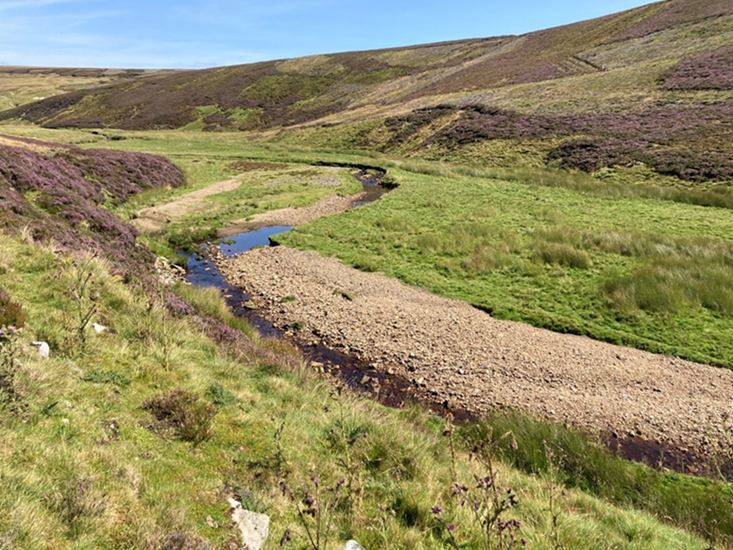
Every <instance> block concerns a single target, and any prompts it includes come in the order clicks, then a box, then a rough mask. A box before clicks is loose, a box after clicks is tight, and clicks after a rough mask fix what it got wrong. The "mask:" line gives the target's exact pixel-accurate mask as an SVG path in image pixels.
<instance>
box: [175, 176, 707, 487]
mask: <svg viewBox="0 0 733 550" xmlns="http://www.w3.org/2000/svg"><path fill="white" fill-rule="evenodd" d="M356 178H357V179H358V180H359V181H360V182H361V183H362V185H363V187H364V192H365V195H363V198H362V199H361V200H359V201H355V203H354V205H355V206H357V207H358V206H365V205H367V204H370V203H372V202H375V201H377V200H379V199H380V198H381V197H382V196H384V194H385V193H388V192H389V191H390V190H391V189H389V188H386V187H384V186H383V185H381V183H380V177H379V176H372V175H369V174H367V173H366V172H365V171H363V170H362V171H359V172H358V173H357V174H356ZM291 229H292V227H289V226H282V225H276V226H266V227H261V228H259V229H255V230H252V231H247V232H244V233H240V234H238V235H235V236H233V237H229V238H227V239H226V240H225V241H224V243H223V244H221V245H220V246H219V249H220V250H221V252H222V253H223V254H224V255H227V256H231V255H234V254H239V253H242V252H246V251H247V250H251V249H252V248H255V247H258V246H270V245H271V244H272V241H271V237H274V236H275V235H279V234H281V233H285V232H287V231H290V230H291ZM205 248H206V245H204V249H205ZM186 279H187V280H188V281H189V282H190V283H192V284H194V285H196V286H211V287H214V288H218V289H220V290H221V291H222V294H223V296H224V297H225V299H226V302H227V305H228V306H229V308H230V309H231V310H232V312H233V313H234V314H235V315H237V316H240V317H244V318H246V319H247V320H248V321H249V323H250V324H251V325H253V326H254V327H256V328H257V329H258V330H259V332H260V334H262V335H264V336H273V337H278V338H288V339H289V340H291V341H293V343H294V344H296V345H297V346H298V348H299V349H300V350H301V351H302V352H303V354H304V355H305V356H306V357H308V358H309V359H310V360H311V363H312V365H313V366H315V367H316V368H318V369H320V370H321V371H322V372H325V373H329V374H331V375H333V376H336V377H338V378H339V379H341V380H342V381H343V382H344V383H346V384H347V385H348V386H349V387H351V388H352V389H354V390H356V391H358V392H360V393H366V394H368V395H370V396H371V397H372V398H373V399H376V400H377V401H379V402H380V403H382V404H384V405H387V406H391V407H401V406H403V405H405V404H406V403H410V402H416V401H422V402H423V403H425V399H418V397H417V395H416V391H417V390H416V388H415V386H414V385H413V384H412V383H411V382H410V381H409V380H407V379H405V378H402V377H400V376H397V375H390V374H386V373H383V372H378V371H376V370H374V369H372V368H371V367H370V366H369V364H368V363H366V362H364V361H361V360H359V359H356V358H355V357H352V356H350V355H347V354H345V353H343V352H340V351H338V350H334V349H331V348H329V347H328V346H326V345H321V344H318V345H313V344H308V343H305V342H302V341H298V339H297V337H293V336H292V335H286V334H285V332H284V331H283V330H281V329H279V328H277V327H275V326H274V325H273V324H272V323H271V322H270V321H268V320H267V319H265V318H264V317H262V316H261V315H260V314H259V313H258V312H257V311H255V310H254V309H251V308H249V307H248V302H249V301H250V300H251V299H252V296H250V295H249V294H247V293H245V292H244V291H243V290H242V289H240V288H238V287H234V286H230V285H229V284H228V283H227V282H226V280H225V279H224V277H223V276H222V275H221V273H219V270H218V269H217V268H216V266H215V265H214V264H213V263H212V262H211V261H210V260H209V259H208V258H207V257H206V254H205V253H204V254H203V255H202V254H193V255H189V263H188V272H187V274H186ZM425 404H427V405H428V406H430V407H431V409H432V410H433V412H435V413H437V414H441V415H445V414H447V413H450V414H451V415H452V416H453V418H454V419H455V420H456V421H464V420H475V417H473V415H472V414H471V413H469V412H467V411H463V410H449V409H447V408H446V407H444V406H443V405H441V404H438V403H429V402H428V403H425ZM605 443H606V445H607V446H608V447H609V448H610V449H612V450H613V451H614V452H616V453H618V454H619V455H621V456H623V457H625V458H627V459H629V460H635V461H638V462H643V463H646V464H648V465H650V466H652V467H655V468H668V469H671V470H675V471H678V472H683V473H689V474H693V475H705V474H706V473H707V471H708V470H709V467H708V465H707V464H706V463H705V461H704V460H703V459H702V458H701V457H699V456H697V455H695V454H694V453H692V452H689V451H687V452H682V451H679V450H678V449H670V448H666V447H664V446H662V445H659V444H657V443H655V442H653V441H645V440H642V439H638V438H633V437H622V438H617V437H609V438H607V439H606V440H605Z"/></svg>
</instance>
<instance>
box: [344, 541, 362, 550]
mask: <svg viewBox="0 0 733 550" xmlns="http://www.w3.org/2000/svg"><path fill="white" fill-rule="evenodd" d="M341 550H364V547H363V546H362V545H361V544H359V543H358V542H356V541H355V540H350V541H349V542H347V543H346V544H344V547H343V548H342V549H341Z"/></svg>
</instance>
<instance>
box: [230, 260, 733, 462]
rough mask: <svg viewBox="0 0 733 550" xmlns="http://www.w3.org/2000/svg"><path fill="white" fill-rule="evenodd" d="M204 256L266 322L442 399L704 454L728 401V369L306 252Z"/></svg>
mask: <svg viewBox="0 0 733 550" xmlns="http://www.w3.org/2000/svg"><path fill="white" fill-rule="evenodd" d="M216 262H217V265H218V266H219V269H220V270H221V272H222V273H223V274H224V275H225V276H226V277H227V278H228V280H229V281H230V282H231V283H232V284H235V285H237V286H240V287H242V288H243V289H244V290H245V291H246V292H247V293H249V294H251V295H252V296H253V299H252V301H251V304H250V305H251V307H255V308H257V309H259V310H260V311H262V312H263V314H264V315H265V316H267V317H269V318H270V319H271V320H272V321H273V322H274V323H275V325H276V326H278V327H281V328H288V327H289V330H293V331H295V330H297V336H298V338H299V339H301V340H305V341H311V342H316V341H317V342H319V343H323V344H326V345H328V346H330V347H333V348H336V349H339V350H341V351H344V352H347V353H349V354H350V355H353V356H356V357H358V358H359V359H362V360H365V361H367V362H369V363H370V364H371V365H372V367H373V368H375V369H377V370H379V371H383V372H387V373H394V374H398V375H401V376H403V377H406V378H408V379H409V380H411V381H412V382H413V384H415V385H416V386H417V387H419V388H420V392H421V393H422V394H424V395H425V397H426V398H428V399H430V400H432V401H437V402H438V403H444V404H445V406H447V407H448V408H455V409H463V410H467V411H470V412H473V413H476V414H481V413H484V412H487V411H489V410H491V409H493V408H497V407H511V408H516V409H519V410H523V411H525V412H527V413H529V414H532V415H535V416H539V417H543V418H548V419H552V420H554V421H559V422H563V423H566V424H569V425H573V426H576V427H578V428H580V429H582V430H584V431H588V432H592V433H598V434H601V435H608V436H611V437H614V436H615V437H619V438H626V437H634V438H640V439H643V440H648V441H654V442H659V443H662V444H665V445H668V446H673V447H675V448H677V449H679V450H681V451H682V452H685V451H687V450H690V449H693V450H695V451H697V452H701V453H704V452H705V441H706V439H708V438H709V437H710V436H716V435H717V434H718V430H719V429H721V428H722V418H721V414H722V412H724V411H727V410H729V408H730V405H731V403H733V373H732V372H730V371H728V370H725V369H719V368H714V367H710V366H706V365H700V364H697V363H692V362H688V361H684V360H681V359H678V358H674V357H668V356H662V355H654V354H651V353H647V352H643V351H640V350H636V349H631V348H625V347H620V346H614V345H611V344H606V343H602V342H597V341H594V340H591V339H589V338H585V337H578V336H574V335H567V334H557V333H553V332H550V331H547V330H542V329H536V328H533V327H530V326H528V325H524V324H521V323H515V322H508V321H499V320H496V319H493V318H492V317H490V316H489V315H487V314H485V313H483V312H481V311H479V310H477V309H475V308H473V307H471V306H470V305H468V304H466V303H464V302H461V301H457V300H451V299H447V298H442V297H438V296H435V295H432V294H430V293H429V292H427V291H425V290H422V289H419V288H414V287H409V286H406V285H404V284H402V283H400V282H398V281H397V280H395V279H391V278H388V277H385V276H383V275H381V274H376V273H363V272H360V271H358V270H355V269H353V268H350V267H347V266H344V265H342V264H341V263H340V262H338V261H337V260H335V259H333V258H323V257H321V256H320V255H318V254H316V253H314V252H303V251H298V250H293V249H289V248H286V247H274V248H266V249H256V250H252V251H250V252H247V253H246V254H242V255H238V256H235V257H231V258H225V257H222V256H219V257H217V259H216Z"/></svg>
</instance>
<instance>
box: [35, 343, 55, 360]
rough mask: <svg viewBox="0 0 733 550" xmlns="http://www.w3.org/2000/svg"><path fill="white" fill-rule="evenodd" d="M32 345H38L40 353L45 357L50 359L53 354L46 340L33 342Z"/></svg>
mask: <svg viewBox="0 0 733 550" xmlns="http://www.w3.org/2000/svg"><path fill="white" fill-rule="evenodd" d="M31 346H35V347H37V348H38V355H40V356H41V357H43V358H45V359H48V357H49V355H50V354H51V348H49V347H48V344H47V343H46V342H31Z"/></svg>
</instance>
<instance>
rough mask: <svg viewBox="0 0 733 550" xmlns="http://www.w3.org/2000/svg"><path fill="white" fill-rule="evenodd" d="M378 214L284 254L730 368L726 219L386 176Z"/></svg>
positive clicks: (692, 209)
mask: <svg viewBox="0 0 733 550" xmlns="http://www.w3.org/2000/svg"><path fill="white" fill-rule="evenodd" d="M392 173H393V175H395V176H396V177H397V179H398V180H400V181H401V183H402V185H401V186H400V188H398V189H397V190H395V191H393V192H392V193H390V194H389V195H388V196H386V197H384V198H383V199H382V200H381V201H380V202H379V203H377V204H373V205H370V206H369V207H366V208H363V209H358V210H355V211H351V212H348V213H345V214H342V215H338V216H333V217H329V218H326V219H320V220H317V221H316V222H314V223H312V224H309V225H307V226H304V227H299V228H297V229H296V230H295V231H294V232H292V233H290V234H287V235H284V236H283V237H282V238H281V242H282V243H283V244H287V245H291V246H297V247H300V248H312V249H316V250H318V251H319V252H321V253H323V254H325V255H335V256H337V257H339V258H340V259H342V260H344V261H345V262H347V263H349V264H352V265H355V266H356V267H359V268H361V269H364V270H371V271H383V272H385V273H387V274H388V275H392V276H396V277H398V278H400V279H402V280H403V281H405V282H407V283H409V284H413V285H417V286H423V287H426V288H428V289H430V290H431V291H433V292H436V293H438V294H443V295H446V296H450V297H454V298H460V299H463V300H466V301H468V302H470V303H472V304H474V305H476V306H477V307H480V308H482V309H484V310H486V311H488V312H490V313H491V314H492V315H494V316H496V317H499V318H504V319H513V320H519V321H524V322H528V323H530V324H533V325H535V326H540V327H545V328H549V329H552V330H556V331H560V332H571V333H576V334H585V335H589V336H591V337H593V338H597V339H600V340H605V341H610V342H613V343H620V344H626V345H631V346H634V347H639V348H641V349H647V350H650V351H655V352H662V353H670V354H674V355H679V356H682V357H686V358H690V359H694V360H698V361H702V362H709V363H713V364H719V365H725V366H731V365H733V347H731V343H730V342H731V336H733V333H731V328H730V327H731V322H730V321H731V315H733V309H732V307H731V306H733V302H732V301H731V298H732V297H733V295H731V293H730V288H731V285H732V284H733V281H732V280H731V279H730V274H731V270H730V265H731V264H730V262H731V253H732V252H733V244H732V243H731V240H730V236H731V235H733V226H731V218H730V215H729V211H728V210H727V209H722V208H720V209H719V208H703V207H697V206H691V205H687V204H682V203H675V202H670V201H665V200H658V199H651V198H637V197H626V196H618V197H614V196H603V194H602V193H595V192H586V191H584V190H576V189H573V188H572V186H571V185H568V186H567V188H563V187H554V186H553V187H547V186H541V185H537V184H534V183H531V182H530V183H524V181H522V179H517V180H514V181H507V180H506V179H494V178H486V177H477V176H471V175H461V174H460V173H456V172H453V173H449V174H448V175H441V174H440V173H439V172H433V173H428V174H424V173H419V172H417V171H415V172H407V171H400V170H394V171H393V172H392Z"/></svg>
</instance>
